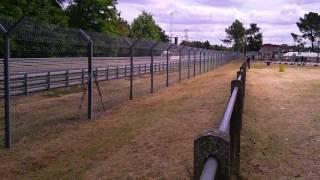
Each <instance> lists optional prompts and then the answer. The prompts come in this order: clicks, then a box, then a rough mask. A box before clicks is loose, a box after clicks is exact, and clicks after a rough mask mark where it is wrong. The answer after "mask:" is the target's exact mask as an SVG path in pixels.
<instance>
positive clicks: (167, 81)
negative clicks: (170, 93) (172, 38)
mask: <svg viewBox="0 0 320 180" xmlns="http://www.w3.org/2000/svg"><path fill="white" fill-rule="evenodd" d="M173 46H174V44H170V45H169V47H168V48H167V69H166V73H167V78H166V85H167V87H168V86H169V51H170V49H171V48H172V47H173Z"/></svg>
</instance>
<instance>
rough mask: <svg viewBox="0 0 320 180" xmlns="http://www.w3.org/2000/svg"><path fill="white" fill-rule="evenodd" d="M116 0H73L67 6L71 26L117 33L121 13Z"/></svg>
mask: <svg viewBox="0 0 320 180" xmlns="http://www.w3.org/2000/svg"><path fill="white" fill-rule="evenodd" d="M116 4H117V1H116V0H94V1H93V0H73V1H72V2H71V4H69V6H68V8H67V14H68V16H69V17H70V19H69V25H70V26H71V27H76V28H82V29H84V30H89V31H97V32H110V33H113V34H117V30H118V28H119V27H117V23H119V22H120V23H123V21H119V14H118V12H117V9H116Z"/></svg>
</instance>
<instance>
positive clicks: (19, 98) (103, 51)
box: [0, 17, 240, 147]
mask: <svg viewBox="0 0 320 180" xmlns="http://www.w3.org/2000/svg"><path fill="white" fill-rule="evenodd" d="M0 25H1V27H0V28H1V33H2V38H1V39H0V45H1V51H0V102H1V104H0V112H1V117H0V118H1V121H2V122H4V123H1V125H0V131H1V134H5V135H4V137H3V136H1V137H3V138H1V141H3V142H4V143H3V144H5V146H6V147H10V144H11V143H19V142H22V141H27V140H28V139H34V138H37V137H39V136H40V135H41V136H45V135H49V134H50V132H51V131H59V130H61V128H63V126H65V125H68V124H72V123H75V122H77V121H79V120H81V119H92V118H95V117H96V116H97V115H99V114H100V113H101V112H104V111H106V110H107V109H110V108H111V107H113V106H115V105H120V104H121V103H124V102H125V100H127V99H133V98H136V97H139V96H142V95H145V94H149V93H153V92H155V91H157V90H159V89H161V88H163V87H167V86H170V85H172V84H173V83H175V82H178V81H182V80H184V79H188V78H192V77H194V76H196V75H198V74H201V73H205V72H208V71H210V70H212V69H215V68H217V67H219V66H222V65H223V64H225V63H228V62H229V61H231V60H233V59H237V58H239V56H240V54H238V53H235V52H216V51H213V50H208V49H198V48H192V47H187V46H179V45H175V44H169V43H163V42H156V41H151V40H145V39H129V38H125V37H117V36H113V35H110V34H106V33H97V32H85V31H83V30H81V29H72V28H62V27H58V26H55V25H48V24H45V23H42V22H38V21H35V20H34V19H31V18H21V19H19V20H18V21H16V20H13V19H9V18H6V17H0ZM11 137H12V138H11Z"/></svg>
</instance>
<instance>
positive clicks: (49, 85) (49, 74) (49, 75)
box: [47, 72, 51, 90]
mask: <svg viewBox="0 0 320 180" xmlns="http://www.w3.org/2000/svg"><path fill="white" fill-rule="evenodd" d="M47 81H48V82H47V83H48V90H49V89H50V88H51V73H50V72H48V80H47Z"/></svg>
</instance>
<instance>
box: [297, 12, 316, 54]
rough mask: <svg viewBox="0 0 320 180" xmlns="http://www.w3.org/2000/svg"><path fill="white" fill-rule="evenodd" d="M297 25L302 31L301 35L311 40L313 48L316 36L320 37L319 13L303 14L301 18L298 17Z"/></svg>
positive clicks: (312, 47)
mask: <svg viewBox="0 0 320 180" xmlns="http://www.w3.org/2000/svg"><path fill="white" fill-rule="evenodd" d="M297 26H298V28H299V30H300V32H301V33H302V37H303V38H305V39H308V40H309V41H310V42H311V49H312V50H314V42H315V40H316V37H319V38H320V15H319V14H318V13H314V12H309V13H308V14H305V15H304V17H303V18H300V19H299V22H297Z"/></svg>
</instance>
